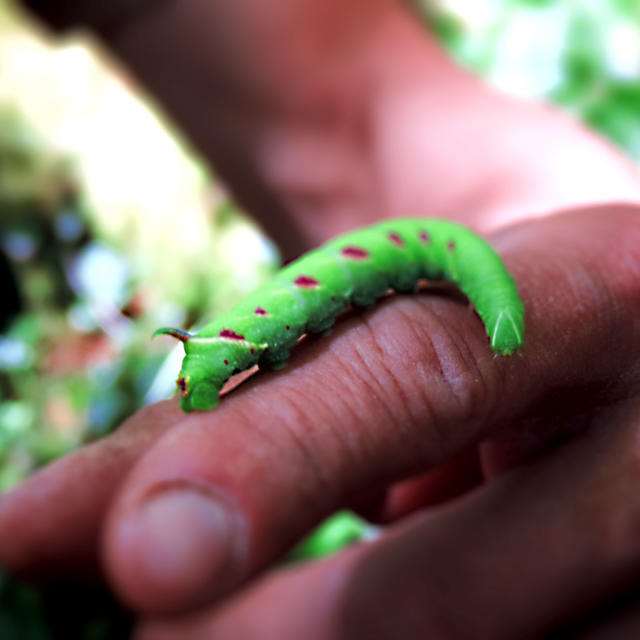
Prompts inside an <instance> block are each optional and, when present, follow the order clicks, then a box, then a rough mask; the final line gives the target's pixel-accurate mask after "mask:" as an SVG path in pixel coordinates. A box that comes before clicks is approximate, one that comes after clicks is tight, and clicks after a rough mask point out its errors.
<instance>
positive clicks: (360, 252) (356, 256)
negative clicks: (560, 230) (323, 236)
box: [340, 247, 369, 260]
mask: <svg viewBox="0 0 640 640" xmlns="http://www.w3.org/2000/svg"><path fill="white" fill-rule="evenodd" d="M340 253H342V255H343V256H344V257H345V258H351V259H352V260H366V259H367V258H368V257H369V252H368V251H365V250H364V249H360V247H345V248H344V249H343V250H342V251H341V252H340Z"/></svg>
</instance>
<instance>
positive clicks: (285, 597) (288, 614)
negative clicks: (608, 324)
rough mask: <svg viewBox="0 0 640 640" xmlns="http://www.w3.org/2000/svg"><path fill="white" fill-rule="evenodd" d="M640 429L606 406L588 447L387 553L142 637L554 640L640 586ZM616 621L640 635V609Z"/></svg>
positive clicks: (623, 409)
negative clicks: (550, 639)
mask: <svg viewBox="0 0 640 640" xmlns="http://www.w3.org/2000/svg"><path fill="white" fill-rule="evenodd" d="M639 430H640V404H639V403H638V402H637V401H636V402H635V403H633V404H631V403H626V404H624V405H622V406H620V407H615V408H610V407H607V408H603V409H602V411H601V412H599V415H598V416H597V418H596V419H595V420H594V421H593V423H592V425H591V426H590V427H589V430H588V432H587V433H585V434H584V436H583V437H582V438H580V439H577V440H576V441H574V442H572V443H570V444H568V445H566V446H565V447H563V448H559V449H557V450H556V451H554V452H553V453H551V454H549V455H548V456H545V457H544V458H541V459H540V460H538V461H536V462H534V463H532V464H531V465H529V466H525V467H521V468H519V469H517V470H515V471H512V472H510V473H508V474H506V475H504V476H502V477H501V478H499V479H496V480H495V481H494V482H492V483H491V484H489V485H486V486H484V487H483V488H481V489H479V490H477V491H475V492H473V493H471V494H469V495H468V496H466V497H465V498H462V499H460V500H458V501H455V502H454V503H451V504H449V505H448V506H446V507H442V508H439V509H436V510H430V511H429V513H428V514H427V515H426V516H425V515H423V516H420V517H414V518H412V519H411V520H410V521H408V522H405V523H404V524H402V525H400V526H398V527H396V528H395V530H391V533H390V535H388V536H386V537H385V538H383V539H382V540H380V541H379V542H376V543H373V544H371V545H361V546H359V547H356V548H354V549H353V550H350V551H349V552H348V553H346V554H343V555H341V556H337V557H335V558H333V559H331V560H330V561H329V562H325V563H317V564H312V565H307V566H303V567H301V568H298V569H296V570H294V571H292V572H281V573H274V574H272V575H271V576H269V577H268V578H266V579H264V580H262V581H261V582H258V583H256V584H255V585H254V586H253V587H251V588H249V589H248V590H246V591H243V592H241V593H240V594H239V595H238V596H236V597H232V598H231V599H229V600H228V601H226V602H224V603H223V604H222V605H221V606H220V607H219V608H218V609H216V610H215V611H213V612H211V611H210V612H208V613H204V614H200V615H197V616H193V617H191V618H183V619H177V620H175V621H173V622H171V623H170V622H168V621H167V620H155V621H153V622H152V621H149V622H147V624H146V625H144V626H143V627H141V629H140V630H139V633H138V636H137V640H147V639H148V638H154V640H172V639H173V638H181V639H182V640H191V639H192V638H205V637H215V638H216V639H220V640H225V639H226V638H235V637H242V638H243V639H245V640H251V639H252V638H260V639H261V640H265V639H266V640H269V639H271V638H289V637H292V638H293V637H304V638H308V639H309V640H329V639H331V640H341V639H343V638H344V639H349V640H358V639H360V638H362V639H365V638H376V639H377V640H385V639H387V638H388V639H389V640H391V639H395V638H406V639H408V640H411V639H413V638H416V639H417V638H425V637H436V638H465V639H469V640H472V639H474V638H482V639H484V638H491V639H492V640H501V639H503V638H504V639H510V638H534V637H547V636H546V635H545V633H546V632H548V631H550V630H552V629H558V628H563V624H564V623H565V622H566V621H567V620H570V619H573V618H575V617H576V616H579V615H584V614H585V613H587V612H589V611H590V610H592V609H593V607H594V606H595V605H596V604H598V603H600V602H602V601H603V600H606V599H608V598H610V597H611V596H612V594H615V593H617V592H618V591H620V590H625V589H627V588H628V587H629V586H632V585H633V584H634V582H636V581H637V577H638V572H639V571H640V537H639V536H638V523H639V522H640V492H639V491H638V484H639V483H640V474H639V472H638V469H639V468H640V464H639V462H640V458H639V451H638V446H637V443H638V432H639ZM285 603H286V604H285ZM609 622H610V624H611V627H610V629H620V628H624V629H629V628H637V626H636V625H637V611H634V610H633V609H631V610H630V611H628V612H627V615H626V616H625V617H624V618H621V619H618V620H617V625H615V626H614V621H613V620H610V621H609ZM305 624H306V627H305ZM566 628H567V629H570V628H571V627H570V626H568V627H566ZM601 629H603V630H604V629H606V627H601ZM558 637H574V636H568V635H562V636H558ZM580 637H582V636H580ZM587 637H588V636H587ZM595 637H598V635H595ZM603 637H607V636H606V635H605V636H603ZM609 637H616V638H620V637H634V636H625V635H622V636H615V635H614V636H609Z"/></svg>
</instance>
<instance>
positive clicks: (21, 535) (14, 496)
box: [0, 401, 182, 577]
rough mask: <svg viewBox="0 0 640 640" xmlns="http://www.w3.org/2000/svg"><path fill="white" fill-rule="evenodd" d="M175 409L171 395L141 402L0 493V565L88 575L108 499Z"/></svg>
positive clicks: (24, 571)
mask: <svg viewBox="0 0 640 640" xmlns="http://www.w3.org/2000/svg"><path fill="white" fill-rule="evenodd" d="M181 417H182V416H181V412H180V410H179V408H178V405H177V402H173V401H171V402H163V403H160V404H158V405H154V406H150V407H146V408H145V409H142V410H141V411H139V412H138V413H137V414H136V415H135V416H133V417H132V418H130V419H129V420H128V421H127V422H125V423H124V424H123V425H122V426H121V427H120V429H119V430H118V431H117V432H116V433H114V434H113V435H111V436H110V437H108V438H106V439H104V440H102V441H100V442H97V443H95V444H92V445H90V446H88V447H85V448H84V449H82V450H80V451H78V452H76V453H73V454H70V455H68V456H66V457H65V458H62V459H60V460H58V461H57V462H55V463H54V464H52V465H50V466H48V467H46V468H45V469H43V470H41V471H40V472H38V473H36V474H35V475H33V476H31V477H30V478H28V479H27V480H26V481H25V482H24V483H22V484H21V485H20V486H18V487H17V488H16V489H14V490H13V491H10V492H8V493H6V494H5V495H2V496H0V566H4V567H6V568H7V569H8V570H9V571H11V572H13V573H17V574H21V575H28V576H30V577H35V576H38V577H44V576H45V575H46V574H58V575H59V574H64V575H66V576H77V577H83V576H86V575H95V574H96V572H97V571H98V554H97V540H98V538H99V532H100V528H101V525H102V521H103V519H104V515H105V512H106V509H107V506H108V505H109V502H110V501H111V499H112V497H113V495H114V494H115V492H116V491H117V489H118V487H119V486H120V484H121V483H122V481H123V480H124V478H125V476H126V474H127V472H128V471H129V469H130V468H131V467H132V466H133V464H134V463H135V461H136V460H137V459H138V458H139V457H140V455H141V454H142V453H143V452H144V451H145V450H146V449H147V448H148V447H149V446H150V443H151V442H153V441H154V440H155V439H157V438H158V437H159V436H160V435H161V434H162V433H164V432H165V431H166V430H167V429H168V428H169V427H170V426H171V424H173V423H174V422H176V421H177V420H178V419H180V418H181Z"/></svg>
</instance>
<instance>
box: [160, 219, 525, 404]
mask: <svg viewBox="0 0 640 640" xmlns="http://www.w3.org/2000/svg"><path fill="white" fill-rule="evenodd" d="M420 280H447V281H450V282H454V283H456V284H457V285H458V287H459V288H460V289H461V290H462V292H463V293H464V294H465V295H466V296H467V298H469V300H470V302H471V303H472V304H473V305H474V307H475V309H476V311H477V313H478V315H479V316H480V318H481V319H482V321H483V322H484V325H485V328H486V331H487V334H488V335H489V338H490V342H491V347H492V348H493V351H494V352H495V353H496V354H498V355H509V354H512V353H514V352H516V351H517V350H518V349H520V347H521V346H522V338H523V334H524V307H523V305H522V302H521V300H520V297H519V296H518V291H517V289H516V285H515V283H514V281H513V278H512V277H511V275H510V274H509V273H508V272H507V270H506V268H505V266H504V264H503V262H502V260H501V259H500V256H498V254H497V253H496V252H495V251H494V250H493V249H492V248H491V246H490V245H489V244H488V243H487V242H486V241H485V240H483V239H482V238H480V237H479V236H477V235H476V234H475V233H473V232H472V231H470V230H469V229H467V228H466V227H463V226H461V225H458V224H455V223H453V222H449V221H447V220H434V219H419V218H416V219H413V218H407V219H394V220H388V221H385V222H382V223H379V224H376V225H373V226H371V227H366V228H363V229H359V230H356V231H352V232H350V233H347V234H345V235H343V236H340V237H338V238H335V239H333V240H331V241H329V242H328V243H327V244H325V245H323V246H321V247H320V248H318V249H315V250H313V251H310V252H308V253H306V254H304V255H303V256H302V257H300V258H298V259H297V260H295V261H294V262H292V263H291V264H289V265H287V266H286V267H284V268H283V269H281V270H280V271H279V272H278V274H277V275H276V277H275V278H274V280H273V281H271V282H270V283H268V284H267V285H265V286H264V287H261V288H259V289H258V290H257V291H255V292H254V293H252V294H250V295H249V296H248V297H247V298H245V299H244V300H242V301H241V302H239V303H238V304H237V305H236V306H235V307H233V308H232V309H231V310H230V311H228V312H227V313H225V314H223V315H222V316H220V317H219V318H217V319H216V320H214V321H213V322H211V323H209V324H208V325H206V326H205V327H203V328H202V329H201V330H200V331H198V333H196V334H190V333H187V332H186V331H183V330H181V329H170V328H162V329H158V330H157V331H156V332H155V333H154V334H153V335H154V336H155V335H158V334H168V335H171V336H174V337H175V338H178V339H179V340H181V341H182V342H183V343H184V349H185V354H186V355H185V358H184V361H183V363H182V369H181V371H180V376H179V378H178V388H179V390H180V393H181V396H182V399H181V403H180V406H181V407H182V409H183V410H184V411H187V412H188V411H193V410H200V411H202V410H206V409H211V408H213V407H215V406H216V405H217V404H218V395H219V391H220V389H221V388H222V386H223V385H224V383H225V382H226V381H227V380H228V379H229V378H230V377H231V376H232V375H233V374H234V373H238V372H240V371H244V370H245V369H249V368H251V367H252V366H254V365H255V364H259V365H261V366H267V367H270V368H272V369H281V368H282V367H284V366H285V364H286V362H287V359H288V358H289V352H290V350H291V348H292V347H293V345H294V344H295V343H296V342H297V341H298V338H300V336H302V335H303V334H305V333H324V332H328V331H329V329H330V328H331V326H332V325H333V323H334V321H335V318H336V316H337V315H338V314H340V312H342V311H344V310H345V309H347V308H348V307H350V306H352V305H357V306H367V305H371V304H373V303H374V302H375V301H376V300H377V299H378V298H379V297H380V296H382V295H384V294H385V293H386V292H387V291H388V290H389V289H393V290H394V291H397V292H411V291H414V290H415V288H416V285H417V283H418V282H419V281H420Z"/></svg>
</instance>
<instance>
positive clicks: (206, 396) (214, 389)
mask: <svg viewBox="0 0 640 640" xmlns="http://www.w3.org/2000/svg"><path fill="white" fill-rule="evenodd" d="M158 334H166V335H170V336H173V337H174V338H177V339H178V340H180V341H181V342H182V343H183V344H184V350H185V358H184V360H183V361H182V369H181V370H180V375H179V376H178V380H177V385H178V390H179V392H180V407H181V408H182V410H183V411H186V412H190V411H206V410H208V409H213V408H214V407H216V406H218V401H219V393H220V389H221V388H222V386H223V385H224V383H225V382H226V381H227V380H228V379H229V378H230V377H231V376H232V375H233V374H234V373H237V372H238V371H243V370H244V369H247V368H249V367H251V366H253V365H254V364H255V363H257V361H258V358H259V355H260V353H261V352H262V350H263V349H262V348H261V347H258V346H257V345H254V344H252V343H250V342H248V341H246V340H244V338H243V336H239V335H237V334H235V333H234V332H232V331H230V330H223V331H221V332H220V335H216V336H211V337H200V336H196V335H192V334H190V333H187V332H186V331H183V330H182V329H158V330H157V331H156V332H155V333H154V336H155V335H158ZM265 346H266V345H265Z"/></svg>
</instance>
